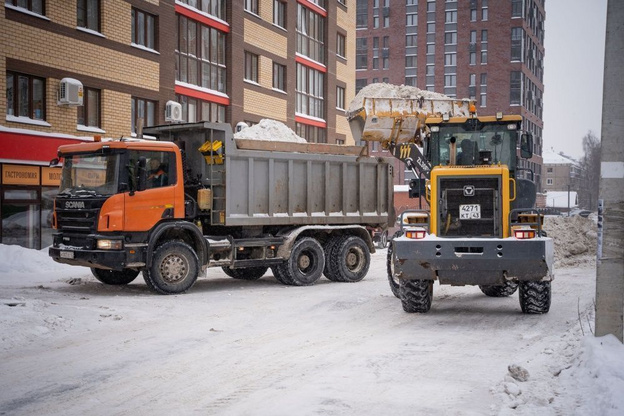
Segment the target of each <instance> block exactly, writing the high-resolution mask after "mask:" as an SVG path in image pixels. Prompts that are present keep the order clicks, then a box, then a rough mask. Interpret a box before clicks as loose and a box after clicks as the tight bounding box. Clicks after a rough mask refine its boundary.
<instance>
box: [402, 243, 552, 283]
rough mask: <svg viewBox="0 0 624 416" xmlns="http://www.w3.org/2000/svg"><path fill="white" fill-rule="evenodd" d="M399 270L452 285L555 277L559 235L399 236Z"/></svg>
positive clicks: (408, 277)
mask: <svg viewBox="0 0 624 416" xmlns="http://www.w3.org/2000/svg"><path fill="white" fill-rule="evenodd" d="M393 244H394V251H393V253H394V255H393V262H394V270H395V272H394V273H395V276H396V277H398V278H399V279H405V280H435V279H438V280H439V281H440V283H441V284H450V285H501V284H503V283H504V282H505V281H507V280H513V281H541V280H552V279H553V262H554V260H553V257H554V251H553V241H552V239H551V238H547V237H538V238H534V239H527V240H518V239H516V238H494V239H489V238H488V239H486V238H470V239H461V238H460V239H456V238H439V237H435V236H432V235H430V236H427V237H426V238H425V239H422V240H414V239H409V238H406V237H399V238H396V239H394V240H393Z"/></svg>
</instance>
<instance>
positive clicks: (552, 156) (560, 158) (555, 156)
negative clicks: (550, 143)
mask: <svg viewBox="0 0 624 416" xmlns="http://www.w3.org/2000/svg"><path fill="white" fill-rule="evenodd" d="M542 159H543V160H544V164H545V165H576V164H578V162H577V161H576V160H575V159H573V158H571V157H570V156H566V155H564V154H561V153H556V152H555V151H554V150H553V149H550V150H544V152H543V153H542Z"/></svg>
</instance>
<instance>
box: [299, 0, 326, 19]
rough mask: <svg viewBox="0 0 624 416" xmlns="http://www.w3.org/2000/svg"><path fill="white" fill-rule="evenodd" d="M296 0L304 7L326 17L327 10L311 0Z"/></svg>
mask: <svg viewBox="0 0 624 416" xmlns="http://www.w3.org/2000/svg"><path fill="white" fill-rule="evenodd" d="M297 1H298V2H299V3H301V4H302V5H304V6H305V7H307V8H308V9H310V10H312V11H314V13H318V14H320V15H321V16H323V17H327V10H325V9H323V8H322V7H320V6H318V5H316V4H314V3H312V2H311V1H308V0H297Z"/></svg>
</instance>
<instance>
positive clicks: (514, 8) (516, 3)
mask: <svg viewBox="0 0 624 416" xmlns="http://www.w3.org/2000/svg"><path fill="white" fill-rule="evenodd" d="M522 3H524V1H523V0H511V17H522Z"/></svg>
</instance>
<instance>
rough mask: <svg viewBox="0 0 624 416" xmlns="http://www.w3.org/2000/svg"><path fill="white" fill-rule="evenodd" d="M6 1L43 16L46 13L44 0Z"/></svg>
mask: <svg viewBox="0 0 624 416" xmlns="http://www.w3.org/2000/svg"><path fill="white" fill-rule="evenodd" d="M6 3H7V4H11V5H13V6H15V7H21V8H22V9H26V10H29V11H31V12H33V13H37V14H40V15H42V16H43V15H45V8H44V6H45V2H44V0H30V1H28V0H7V1H6Z"/></svg>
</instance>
